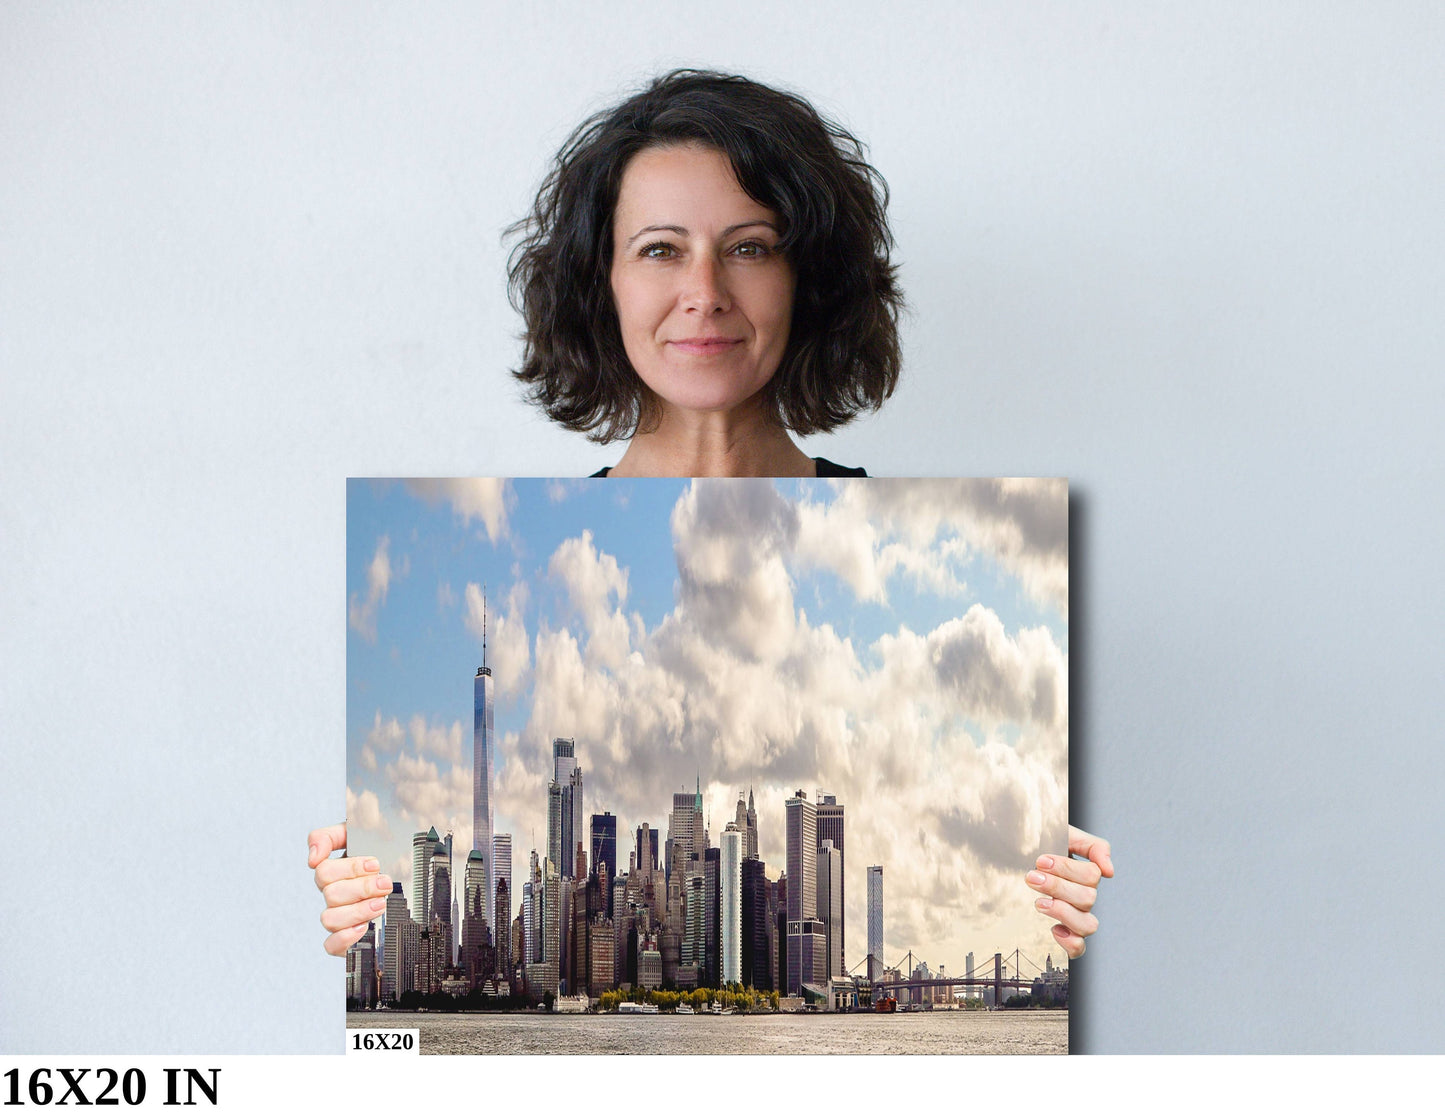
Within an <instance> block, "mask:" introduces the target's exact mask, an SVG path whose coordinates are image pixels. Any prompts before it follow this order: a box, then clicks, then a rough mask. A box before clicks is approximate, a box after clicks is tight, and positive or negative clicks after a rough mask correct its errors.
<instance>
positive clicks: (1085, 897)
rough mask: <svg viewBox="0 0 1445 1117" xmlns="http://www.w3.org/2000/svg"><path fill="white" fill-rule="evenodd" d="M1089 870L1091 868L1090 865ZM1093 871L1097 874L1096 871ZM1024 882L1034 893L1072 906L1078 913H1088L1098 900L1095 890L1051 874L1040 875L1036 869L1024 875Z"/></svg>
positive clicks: (1097, 892) (1097, 891)
mask: <svg viewBox="0 0 1445 1117" xmlns="http://www.w3.org/2000/svg"><path fill="white" fill-rule="evenodd" d="M1040 860H1042V858H1041V859H1040ZM1090 868H1093V866H1092V865H1091V866H1090ZM1094 871H1095V872H1096V873H1097V872H1098V870H1097V869H1095V870H1094ZM1024 880H1025V881H1027V882H1028V886H1029V887H1030V888H1032V889H1033V890H1034V891H1035V892H1042V893H1043V894H1044V895H1045V896H1052V897H1053V898H1054V899H1057V900H1063V901H1064V902H1065V903H1068V904H1072V905H1073V906H1074V907H1075V908H1077V909H1078V910H1079V911H1088V910H1089V909H1090V908H1092V907H1093V906H1094V901H1095V900H1097V899H1098V898H1099V890H1098V889H1097V888H1092V887H1089V886H1087V885H1083V884H1076V883H1074V882H1073V881H1071V880H1066V879H1065V878H1064V877H1061V876H1055V875H1053V874H1052V873H1041V872H1039V871H1038V870H1037V869H1034V870H1032V871H1030V872H1029V873H1028V874H1026V875H1025V876H1024Z"/></svg>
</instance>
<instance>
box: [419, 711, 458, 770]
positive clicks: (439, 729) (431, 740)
mask: <svg viewBox="0 0 1445 1117" xmlns="http://www.w3.org/2000/svg"><path fill="white" fill-rule="evenodd" d="M406 728H407V735H408V736H409V737H410V739H411V744H412V748H413V749H415V750H416V753H417V755H418V756H420V755H421V754H422V753H427V754H429V755H431V756H435V757H439V758H441V759H442V760H446V761H449V762H450V763H452V764H457V763H459V762H460V761H461V759H462V723H461V722H460V721H454V722H452V723H451V725H440V724H437V725H433V724H431V723H430V722H428V721H427V719H426V718H424V717H422V715H421V714H413V715H412V716H411V718H410V720H409V721H408V722H407V723H406Z"/></svg>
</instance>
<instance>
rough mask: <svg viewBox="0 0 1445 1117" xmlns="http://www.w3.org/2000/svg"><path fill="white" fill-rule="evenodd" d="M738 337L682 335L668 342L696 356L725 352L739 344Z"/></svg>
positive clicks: (740, 341) (740, 340)
mask: <svg viewBox="0 0 1445 1117" xmlns="http://www.w3.org/2000/svg"><path fill="white" fill-rule="evenodd" d="M742 343H743V342H742V338H740V337H684V338H678V339H677V340H676V341H670V342H668V344H669V345H671V346H674V347H675V348H677V349H678V350H680V351H681V352H683V353H691V354H693V355H694V356H698V357H710V356H712V355H713V354H714V353H725V352H727V351H728V350H729V349H731V348H732V347H733V346H735V345H741V344H742Z"/></svg>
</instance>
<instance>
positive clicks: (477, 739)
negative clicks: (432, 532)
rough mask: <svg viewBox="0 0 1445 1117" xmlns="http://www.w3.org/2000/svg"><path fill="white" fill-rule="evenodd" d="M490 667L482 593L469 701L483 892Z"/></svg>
mask: <svg viewBox="0 0 1445 1117" xmlns="http://www.w3.org/2000/svg"><path fill="white" fill-rule="evenodd" d="M492 687H493V684H492V669H491V668H490V667H488V666H487V597H486V591H485V590H483V593H482V665H481V666H480V667H478V668H477V675H476V679H475V680H474V682H473V702H472V848H473V849H475V850H479V851H480V852H481V854H482V856H483V857H484V858H485V859H486V875H485V877H484V879H483V881H482V885H483V889H484V891H483V893H482V894H483V895H484V896H491V895H493V893H494V892H495V891H496V887H497V878H496V874H495V872H494V871H493V870H494V866H493V864H492V759H493V757H492V752H493V727H492Z"/></svg>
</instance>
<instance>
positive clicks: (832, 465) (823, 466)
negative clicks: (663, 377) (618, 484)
mask: <svg viewBox="0 0 1445 1117" xmlns="http://www.w3.org/2000/svg"><path fill="white" fill-rule="evenodd" d="M813 464H814V465H815V466H817V467H818V476H819V477H867V476H868V471H867V470H866V469H862V468H859V469H850V468H849V467H848V466H846V465H839V464H838V463H837V462H830V461H829V460H828V459H827V458H814V459H813ZM611 471H612V467H611V466H606V465H604V466H603V467H602V468H601V469H599V470H598V471H597V472H596V473H593V474H591V476H593V477H606V476H607V474H608V473H610V472H611Z"/></svg>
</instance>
